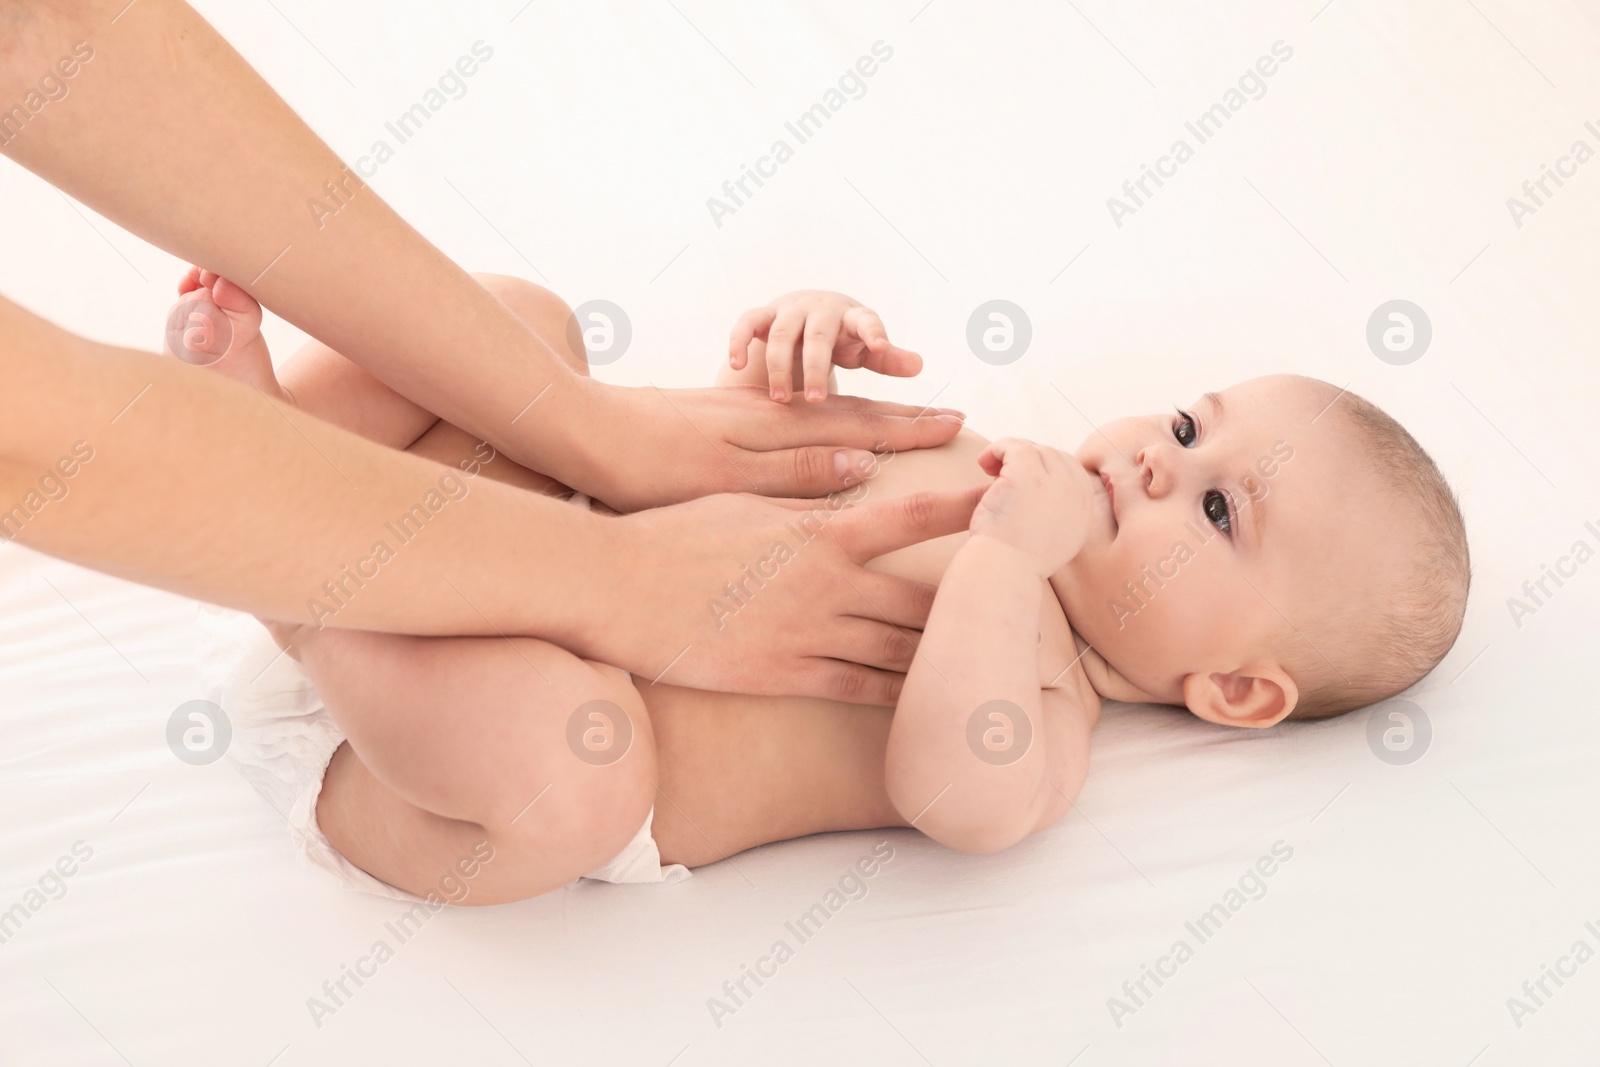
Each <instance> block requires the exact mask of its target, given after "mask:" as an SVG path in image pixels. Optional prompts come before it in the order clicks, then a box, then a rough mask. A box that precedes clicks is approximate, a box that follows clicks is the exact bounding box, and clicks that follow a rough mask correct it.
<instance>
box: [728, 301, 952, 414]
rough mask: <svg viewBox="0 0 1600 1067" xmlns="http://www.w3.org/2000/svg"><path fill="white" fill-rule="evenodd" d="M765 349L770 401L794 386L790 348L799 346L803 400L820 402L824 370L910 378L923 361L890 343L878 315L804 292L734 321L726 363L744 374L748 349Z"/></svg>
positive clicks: (824, 384)
mask: <svg viewBox="0 0 1600 1067" xmlns="http://www.w3.org/2000/svg"><path fill="white" fill-rule="evenodd" d="M757 339H760V340H762V341H765V342H766V346H767V380H768V384H769V386H770V387H771V390H772V399H774V400H776V401H778V402H779V403H787V402H788V400H789V388H790V384H791V383H792V382H793V380H794V355H795V343H796V342H797V341H798V342H801V350H800V351H801V356H800V360H801V367H802V370H803V373H804V379H803V380H804V382H805V397H806V399H807V400H809V401H812V402H820V401H821V400H822V399H823V398H825V397H826V396H827V395H828V369H829V367H830V366H838V367H866V368H867V369H868V370H872V371H877V372H878V373H879V374H888V375H892V376H894V377H896V378H910V377H912V376H914V375H915V374H916V373H917V372H918V371H920V370H921V369H922V357H921V356H919V355H917V354H916V353H915V352H910V351H907V350H906V349H904V348H897V347H895V346H894V345H892V344H890V343H889V335H888V334H887V333H886V332H885V331H884V328H883V320H882V319H880V318H878V315H877V312H875V311H873V310H871V309H870V308H865V307H862V306H861V304H860V303H859V302H857V301H855V300H852V299H850V298H849V297H848V296H845V295H844V294H843V293H828V292H823V291H822V290H819V289H804V290H801V291H799V292H795V293H790V294H788V295H787V296H780V297H779V298H778V299H776V300H774V301H773V302H772V303H770V304H768V305H767V306H766V307H761V308H752V309H751V310H749V311H746V312H745V313H744V314H743V315H741V316H739V321H738V322H737V323H735V324H734V327H733V336H732V337H731V338H730V339H729V344H728V363H729V364H730V365H731V366H732V367H733V369H734V370H743V369H744V366H745V364H746V363H747V362H748V361H749V359H750V344H751V342H752V341H754V340H757Z"/></svg>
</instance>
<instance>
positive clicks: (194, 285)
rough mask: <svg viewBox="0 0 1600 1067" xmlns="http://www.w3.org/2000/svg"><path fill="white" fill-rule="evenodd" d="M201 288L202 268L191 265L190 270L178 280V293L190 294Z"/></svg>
mask: <svg viewBox="0 0 1600 1067" xmlns="http://www.w3.org/2000/svg"><path fill="white" fill-rule="evenodd" d="M199 288H200V268H199V267H190V268H189V272H188V273H187V274H185V275H184V276H183V277H182V278H180V279H179V280H178V295H179V296H188V295H189V294H190V293H192V292H194V291H195V290H196V289H199Z"/></svg>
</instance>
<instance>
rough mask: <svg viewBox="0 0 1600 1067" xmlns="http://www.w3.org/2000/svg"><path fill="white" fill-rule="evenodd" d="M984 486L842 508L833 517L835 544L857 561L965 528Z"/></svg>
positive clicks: (970, 519)
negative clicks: (845, 509)
mask: <svg viewBox="0 0 1600 1067" xmlns="http://www.w3.org/2000/svg"><path fill="white" fill-rule="evenodd" d="M987 488H988V487H987V486H973V487H971V488H967V489H945V490H940V491H937V492H935V491H931V490H924V491H923V492H920V493H912V494H911V495H910V496H903V497H899V498H897V499H894V500H877V501H872V502H870V503H866V504H859V505H857V506H856V507H853V508H851V509H849V510H848V511H843V512H841V513H840V514H839V515H837V516H836V517H835V518H834V520H833V525H834V527H835V534H836V535H837V536H838V538H839V544H840V546H841V547H842V548H844V549H845V551H847V552H849V554H850V555H851V557H852V558H854V559H855V560H857V561H858V562H863V563H864V562H866V561H867V560H869V559H873V558H875V557H877V556H881V555H883V554H884V553H886V552H893V551H895V550H896V549H900V548H905V547H906V546H907V545H914V544H916V543H917V542H919V541H926V540H927V539H928V538H930V537H943V536H944V535H945V534H952V533H957V532H959V531H961V530H965V529H966V528H967V526H968V524H969V523H970V522H971V521H972V511H973V509H974V508H976V507H977V506H978V501H979V500H980V499H982V497H983V494H984V492H985V491H986V490H987Z"/></svg>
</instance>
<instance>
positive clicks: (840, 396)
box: [821, 393, 966, 419]
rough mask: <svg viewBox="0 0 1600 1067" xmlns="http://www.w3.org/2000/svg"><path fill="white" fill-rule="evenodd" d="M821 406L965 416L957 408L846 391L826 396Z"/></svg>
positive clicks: (916, 415) (922, 415) (928, 416)
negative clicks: (856, 394) (873, 397)
mask: <svg viewBox="0 0 1600 1067" xmlns="http://www.w3.org/2000/svg"><path fill="white" fill-rule="evenodd" d="M821 406H822V407H824V408H831V409H834V410H840V411H875V412H878V413H880V414H884V415H908V416H910V417H911V418H924V419H931V418H933V417H934V416H935V415H954V416H956V417H957V418H961V419H964V418H966V414H965V412H962V411H961V410H959V409H957V408H936V407H932V406H930V405H928V404H896V403H892V402H890V401H888V400H871V399H868V398H867V397H864V396H851V395H850V394H848V393H836V394H834V395H833V396H830V397H828V399H827V400H826V401H824V402H823V404H822V405H821Z"/></svg>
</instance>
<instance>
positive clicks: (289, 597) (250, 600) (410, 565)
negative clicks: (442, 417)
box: [0, 300, 616, 644]
mask: <svg viewBox="0 0 1600 1067" xmlns="http://www.w3.org/2000/svg"><path fill="white" fill-rule="evenodd" d="M0 374H3V375H4V380H5V383H6V385H5V388H4V390H0V536H3V537H4V538H5V539H15V540H16V541H17V542H19V543H21V544H25V545H29V546H31V547H33V548H37V549H39V550H41V551H44V552H48V553H50V554H52V555H56V556H60V557H62V558H65V559H70V560H74V561H76V562H80V563H83V564H85V565H88V566H92V567H95V568H97V569H100V570H104V571H109V572H111V573H114V574H118V575H121V576H123V577H127V578H131V579H133V580H135V581H140V582H145V583H148V584H151V585H155V586H159V587H161V588H164V589H168V590H171V591H173V592H177V593H181V594H185V595H189V596H194V597H197V598H200V599H204V600H209V601H213V602H216V603H220V604H225V605H227V606H230V607H235V608H240V609H243V610H247V611H251V612H255V613H257V614H261V615H265V616H270V617H276V618H280V619H286V620H299V621H308V622H320V623H322V624H324V625H329V626H338V627H351V628H358V629H371V630H388V631H395V632H402V633H418V634H494V633H497V632H504V633H522V634H537V635H539V636H542V637H546V638H548V639H550V640H552V641H556V642H557V643H563V642H566V641H568V640H569V639H570V640H571V641H572V642H573V643H578V644H581V643H583V642H582V639H581V636H580V634H579V633H578V631H579V630H580V629H582V630H584V631H585V635H586V634H587V631H588V630H589V629H590V628H591V627H590V625H589V624H590V623H592V621H593V620H592V619H588V617H587V616H586V615H585V607H584V606H586V605H593V606H594V607H595V608H596V611H594V612H590V614H600V615H603V614H604V611H603V610H600V609H601V608H602V607H603V606H602V605H594V604H593V599H594V596H593V594H594V590H593V588H592V583H590V584H589V585H586V584H585V583H584V581H583V577H584V576H585V575H593V574H597V573H601V572H604V571H607V570H611V569H614V567H615V562H614V561H615V558H616V556H615V555H614V554H612V553H608V552H607V551H606V545H607V543H608V541H607V537H608V533H607V527H606V524H605V522H604V520H602V519H600V518H598V517H596V516H593V515H590V514H589V513H587V512H586V511H584V510H583V509H579V508H575V507H572V506H571V505H567V504H563V503H560V502H558V501H555V500H551V499H546V498H542V497H539V496H536V495H534V494H531V493H527V492H524V491H521V490H517V489H513V488H511V487H509V486H506V485H502V484H499V483H496V482H494V481H491V480H490V479H488V478H482V477H473V476H472V475H471V472H470V471H467V470H456V469H453V468H449V467H444V466H441V465H439V464H435V463H432V462H430V461H427V460H424V459H421V458H418V457H415V456H410V455H406V454H404V453H400V452H395V451H392V450H389V449H384V448H382V447H380V446H378V445H376V444H373V443H372V442H370V441H367V440H365V439H364V438H361V437H358V436H356V435H354V434H351V433H348V432H346V431H343V430H340V429H338V428H337V427H334V426H332V425H330V424H327V423H323V422H321V421H319V420H317V419H314V418H312V417H310V416H308V415H305V414H304V413H302V412H299V411H296V410H294V409H293V408H290V407H287V406H285V405H281V404H276V403H274V402H272V401H269V400H267V399H266V398H265V397H264V396H262V395H261V394H260V393H258V392H256V391H254V390H252V389H251V388H249V387H248V386H246V385H243V384H241V383H239V382H236V381H232V380H230V379H227V378H224V377H222V376H221V375H214V374H206V373H201V372H197V371H195V370H194V369H193V368H190V367H186V366H184V365H183V364H181V363H179V362H177V361H176V360H171V359H166V358H162V357H156V356H150V355H144V354H141V353H136V352H131V351H128V350H125V349H116V348H110V347H108V346H104V345H97V344H93V343H91V342H88V341H85V340H83V339H82V338H78V337H76V336H74V335H72V334H69V333H67V332H65V331H63V330H60V329H58V328H57V327H54V326H52V325H51V324H49V323H47V322H45V321H44V320H42V319H39V318H37V317H35V316H32V315H29V314H27V313H26V312H23V311H22V310H21V309H19V308H17V307H15V306H14V305H11V304H9V303H6V302H5V301H3V300H0Z"/></svg>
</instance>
